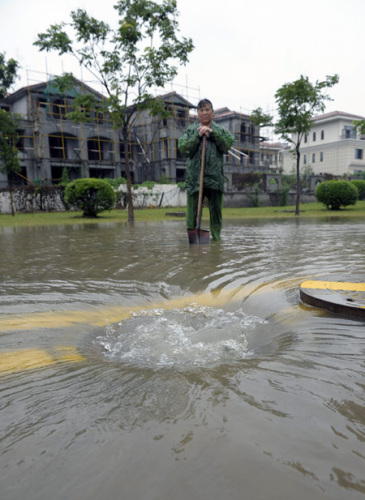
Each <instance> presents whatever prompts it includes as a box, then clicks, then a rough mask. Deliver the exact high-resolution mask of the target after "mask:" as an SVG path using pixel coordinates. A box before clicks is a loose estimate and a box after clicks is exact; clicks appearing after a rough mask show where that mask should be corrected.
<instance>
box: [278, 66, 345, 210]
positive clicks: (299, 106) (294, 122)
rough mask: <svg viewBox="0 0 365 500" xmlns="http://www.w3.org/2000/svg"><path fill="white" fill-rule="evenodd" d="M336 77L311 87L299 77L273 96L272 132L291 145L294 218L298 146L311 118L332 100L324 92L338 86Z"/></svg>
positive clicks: (298, 197) (317, 82) (296, 208)
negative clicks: (273, 117) (275, 111)
mask: <svg viewBox="0 0 365 500" xmlns="http://www.w3.org/2000/svg"><path fill="white" fill-rule="evenodd" d="M338 81H339V77H338V75H333V76H327V77H326V79H325V80H324V81H322V82H320V81H318V80H317V81H316V82H315V83H314V84H313V83H311V82H310V81H309V79H308V77H306V76H303V75H302V76H301V77H300V78H299V79H298V80H295V81H294V82H292V83H285V84H284V85H283V86H282V87H280V89H279V90H277V92H276V94H275V98H276V103H277V106H278V115H279V119H278V121H277V122H276V123H275V125H274V131H275V133H276V134H278V135H279V136H280V137H281V138H283V139H285V140H286V141H288V142H289V143H291V144H293V146H294V148H293V151H294V154H295V156H296V174H297V196H296V206H295V215H299V205H300V191H301V185H300V184H301V183H300V146H301V143H302V140H303V138H304V136H305V135H306V134H308V133H309V131H310V129H311V128H312V117H313V115H315V114H317V113H323V111H324V110H325V102H326V101H329V100H332V99H331V98H330V96H329V95H328V94H326V93H325V89H328V88H331V87H333V86H334V85H335V84H336V83H338Z"/></svg>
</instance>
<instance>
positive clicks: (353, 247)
mask: <svg viewBox="0 0 365 500" xmlns="http://www.w3.org/2000/svg"><path fill="white" fill-rule="evenodd" d="M364 248H365V234H364V223H363V221H361V220H359V219H356V220H355V219H349V218H348V219H346V220H344V219H342V220H340V219H336V218H335V217H334V218H323V219H317V220H310V219H305V218H304V217H302V216H300V218H299V219H297V220H296V219H290V220H272V221H269V220H264V221H260V220H243V221H233V220H232V221H230V220H225V222H224V229H223V232H222V242H219V243H211V244H210V245H194V246H189V244H188V238H187V234H186V230H185V223H184V221H183V220H177V221H171V222H170V221H169V222H168V221H165V222H156V223H151V222H150V223H135V224H134V225H132V226H130V225H128V224H85V225H76V224H75V225H74V226H58V227H49V228H4V229H0V258H1V262H0V272H1V278H0V290H1V298H0V477H1V498H2V500H24V499H27V500H38V499H39V500H40V499H42V500H45V499H46V500H47V499H52V500H66V499H67V500H69V499H72V500H86V499H87V500H100V499H105V500H116V499H122V500H171V499H174V500H205V499H206V500H208V499H209V500H222V499H223V498H224V499H227V500H242V499H245V500H246V499H247V500H256V499H257V500H258V499H263V500H279V499H280V500H293V499H295V500H308V499H310V500H322V499H326V500H328V499H331V500H343V499H344V498H346V499H347V500H352V499H363V498H364V496H365V324H364V322H363V321H361V320H358V319H351V318H346V317H341V316H336V315H335V314H331V313H328V312H325V311H322V310H320V309H316V308H313V307H309V306H306V305H304V304H302V303H301V302H300V298H299V285H300V283H301V282H303V281H305V280H308V279H316V278H322V277H324V278H326V279H328V278H331V277H335V278H338V277H339V276H342V277H343V279H346V280H351V277H358V276H361V275H362V276H365V250H364Z"/></svg>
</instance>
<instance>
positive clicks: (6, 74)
mask: <svg viewBox="0 0 365 500" xmlns="http://www.w3.org/2000/svg"><path fill="white" fill-rule="evenodd" d="M18 68H19V64H18V62H17V61H16V60H15V59H8V60H7V59H6V54H5V52H0V99H3V98H4V97H5V96H6V94H7V93H8V90H9V89H10V88H11V87H12V85H13V84H14V83H15V80H16V78H17V71H18ZM20 119H21V117H20V115H16V114H11V113H9V112H8V111H5V110H4V109H1V110H0V172H2V173H4V174H6V175H7V176H8V177H9V176H11V174H12V173H13V172H20V170H21V167H20V164H19V159H18V150H17V148H16V143H17V140H18V133H17V127H18V126H19V122H20ZM9 192H10V204H11V213H12V215H15V208H14V202H13V189H12V181H11V178H10V177H9Z"/></svg>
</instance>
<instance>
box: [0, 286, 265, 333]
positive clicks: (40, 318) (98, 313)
mask: <svg viewBox="0 0 365 500" xmlns="http://www.w3.org/2000/svg"><path fill="white" fill-rule="evenodd" d="M274 287H275V285H274ZM272 290H273V286H272V285H270V284H264V285H263V284H260V285H257V284H249V285H246V286H244V287H243V288H240V289H231V290H223V291H222V290H219V289H217V290H213V291H210V292H205V293H202V294H197V295H186V296H183V297H178V298H176V299H169V300H166V302H160V303H154V304H145V305H141V306H136V307H125V306H113V307H109V308H104V309H100V310H97V309H96V310H95V309H94V310H91V311H59V312H55V311H49V312H48V311H47V312H42V313H27V314H9V315H6V316H5V317H2V318H0V333H1V332H5V331H7V332H8V331H17V330H33V329H39V328H60V327H64V328H67V327H72V326H75V325H76V324H81V323H85V324H91V325H93V326H104V325H105V324H106V322H107V321H108V322H109V323H116V322H118V321H121V320H123V319H126V318H129V317H130V316H131V314H134V313H138V312H141V311H146V310H151V309H165V310H171V309H176V308H182V307H186V306H188V305H190V304H197V305H200V306H207V307H209V306H210V307H222V306H224V305H226V304H227V303H229V302H231V301H237V300H242V299H243V298H244V297H248V296H249V295H251V294H253V293H255V294H258V293H267V292H270V291H272Z"/></svg>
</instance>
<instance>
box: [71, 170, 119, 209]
mask: <svg viewBox="0 0 365 500" xmlns="http://www.w3.org/2000/svg"><path fill="white" fill-rule="evenodd" d="M115 199H116V196H115V192H114V190H113V188H112V187H111V185H110V184H109V183H108V182H107V181H105V180H104V179H93V178H88V179H76V180H74V181H72V182H70V184H68V185H67V186H66V189H65V201H66V202H67V203H69V204H70V205H74V206H76V207H77V208H79V209H80V210H82V211H83V217H97V215H98V213H100V212H102V211H103V210H111V209H112V208H113V206H114V203H115Z"/></svg>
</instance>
